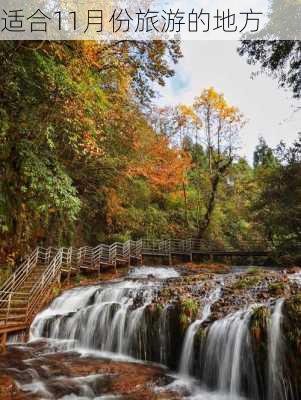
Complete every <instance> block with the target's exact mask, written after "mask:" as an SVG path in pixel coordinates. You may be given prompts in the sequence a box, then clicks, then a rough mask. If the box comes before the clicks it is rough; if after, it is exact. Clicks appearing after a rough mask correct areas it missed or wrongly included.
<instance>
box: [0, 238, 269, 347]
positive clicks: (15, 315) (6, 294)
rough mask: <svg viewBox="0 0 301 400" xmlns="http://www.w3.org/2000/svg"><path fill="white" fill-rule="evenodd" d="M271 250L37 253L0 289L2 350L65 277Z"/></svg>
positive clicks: (120, 248)
mask: <svg viewBox="0 0 301 400" xmlns="http://www.w3.org/2000/svg"><path fill="white" fill-rule="evenodd" d="M269 253H270V249H268V248H265V247H264V246H263V245H262V244H259V243H252V244H244V245H243V246H240V248H236V249H235V248H230V247H228V248H221V247H219V246H217V245H214V244H212V243H208V242H204V241H201V240H196V239H187V240H175V239H169V240H138V241H131V240H130V241H127V242H125V243H114V244H112V245H106V244H100V245H99V246H97V247H94V248H92V247H81V248H78V249H76V248H73V247H70V248H53V247H51V248H47V249H45V248H41V247H38V248H36V249H35V250H34V251H33V252H32V253H31V254H30V255H29V256H28V257H27V258H26V260H25V261H24V262H23V264H22V265H21V266H20V267H19V268H18V269H17V270H16V271H15V273H14V274H12V275H11V276H10V278H9V279H8V280H7V281H6V282H5V283H4V285H3V286H2V287H1V288H0V346H1V344H2V346H3V345H4V343H5V342H6V339H7V335H8V334H11V333H13V332H20V331H22V330H24V329H27V328H28V327H29V326H30V324H31V322H32V320H33V318H34V317H35V315H36V314H37V313H38V312H39V311H41V309H42V308H43V307H44V306H45V304H46V303H47V302H48V301H49V299H50V297H51V295H52V293H53V288H54V287H55V286H56V285H57V283H58V282H60V279H61V275H62V274H65V275H66V276H67V278H68V279H69V280H70V276H71V274H77V273H79V272H80V271H81V270H83V269H85V270H89V271H97V272H98V273H99V274H101V270H102V267H103V266H111V267H113V268H115V270H116V268H117V266H118V265H120V264H126V265H131V264H132V263H133V262H135V263H142V260H143V257H147V256H151V257H158V256H160V257H168V259H169V263H170V264H171V263H172V257H173V256H188V257H189V259H190V260H191V261H192V259H193V255H195V254H198V255H200V256H209V257H213V256H227V257H233V256H241V257H249V256H266V255H268V254H269Z"/></svg>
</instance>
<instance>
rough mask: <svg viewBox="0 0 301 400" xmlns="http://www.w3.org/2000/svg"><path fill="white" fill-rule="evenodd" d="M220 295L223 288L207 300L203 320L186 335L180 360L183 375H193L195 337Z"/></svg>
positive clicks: (214, 292)
mask: <svg viewBox="0 0 301 400" xmlns="http://www.w3.org/2000/svg"><path fill="white" fill-rule="evenodd" d="M220 294H221V288H220V287H218V288H217V289H215V290H213V291H212V292H211V293H210V294H209V296H208V298H205V301H204V302H205V305H204V308H203V311H202V316H201V319H199V320H196V321H194V322H193V323H192V324H191V325H190V326H189V328H188V330H187V332H186V334H185V338H184V344H183V350H182V354H181V360H180V373H181V374H182V375H190V374H191V373H192V369H193V358H194V337H195V335H196V333H197V332H198V330H199V328H200V326H201V325H202V323H203V322H204V321H206V319H207V318H208V317H209V315H210V313H211V306H212V304H213V303H215V302H216V301H217V300H218V299H219V298H220Z"/></svg>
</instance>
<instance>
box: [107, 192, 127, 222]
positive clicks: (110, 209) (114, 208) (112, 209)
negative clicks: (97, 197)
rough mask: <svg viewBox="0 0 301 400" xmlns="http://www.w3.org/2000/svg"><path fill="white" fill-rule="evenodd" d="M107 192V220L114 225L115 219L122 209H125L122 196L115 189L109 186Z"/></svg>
mask: <svg viewBox="0 0 301 400" xmlns="http://www.w3.org/2000/svg"><path fill="white" fill-rule="evenodd" d="M105 192H106V199H107V208H106V221H107V224H108V225H109V226H112V225H114V219H116V217H117V215H118V214H119V213H120V211H122V210H123V207H122V205H121V200H120V197H119V196H118V194H117V192H116V190H115V189H113V188H108V189H105Z"/></svg>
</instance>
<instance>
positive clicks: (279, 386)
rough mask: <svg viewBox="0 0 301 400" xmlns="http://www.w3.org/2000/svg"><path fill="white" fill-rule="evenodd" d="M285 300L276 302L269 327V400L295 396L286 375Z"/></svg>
mask: <svg viewBox="0 0 301 400" xmlns="http://www.w3.org/2000/svg"><path fill="white" fill-rule="evenodd" d="M283 304H284V300H283V299H280V300H278V301H277V302H276V304H275V308H274V311H273V313H272V316H271V322H270V325H269V329H268V371H269V375H268V394H267V398H268V400H283V399H284V400H285V399H288V398H293V397H294V395H293V393H291V389H292V388H291V385H290V382H289V380H288V379H287V377H285V376H284V359H283V355H284V341H283V336H282V332H281V325H282V321H283V314H282V309H283Z"/></svg>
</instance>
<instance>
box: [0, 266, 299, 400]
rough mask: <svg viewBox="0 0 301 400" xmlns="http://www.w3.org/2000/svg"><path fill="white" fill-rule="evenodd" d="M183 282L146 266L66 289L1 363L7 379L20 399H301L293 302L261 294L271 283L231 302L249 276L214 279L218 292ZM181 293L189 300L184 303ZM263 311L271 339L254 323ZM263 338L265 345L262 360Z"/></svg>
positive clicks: (170, 271) (171, 272)
mask: <svg viewBox="0 0 301 400" xmlns="http://www.w3.org/2000/svg"><path fill="white" fill-rule="evenodd" d="M181 274H182V271H180V270H176V269H174V268H167V267H139V268H133V269H132V270H130V272H129V273H128V275H127V276H126V277H125V278H122V279H118V280H115V281H110V282H104V283H100V284H97V285H91V286H83V287H78V288H74V289H70V290H67V291H65V292H64V293H63V294H62V295H60V296H59V297H57V298H56V299H55V300H54V301H53V302H52V303H51V304H50V306H49V307H48V308H46V309H45V310H44V311H42V312H41V313H40V314H38V315H37V316H36V318H35V320H34V321H33V323H32V325H31V328H30V338H29V342H28V343H27V344H17V343H14V344H11V345H10V346H9V348H8V353H7V355H6V358H5V359H3V357H2V358H1V357H0V373H2V374H3V373H5V374H6V375H8V376H10V377H13V381H14V385H15V389H14V390H16V391H17V392H18V396H19V397H12V398H18V399H66V400H67V399H69V400H73V399H74V400H75V399H82V400H84V399H99V400H105V399H106V400H111V399H112V400H113V399H114V400H118V399H123V400H129V399H132V400H135V399H144V400H145V399H162V400H163V399H167V400H168V399H170V400H171V399H174V400H177V399H185V400H298V399H300V397H299V394H300V391H299V389H300V388H299V386H298V385H299V382H296V379H295V378H291V377H288V372H287V366H286V360H285V354H286V353H285V352H286V349H285V343H284V342H285V341H284V337H283V333H282V326H283V318H284V316H283V309H284V305H285V300H284V298H283V297H281V296H280V295H277V296H274V297H272V298H271V296H269V297H268V298H267V296H266V295H264V294H262V293H261V292H263V293H265V292H264V291H265V290H266V287H268V286H267V285H271V284H270V283H269V282H268V283H267V284H266V285H265V284H263V283H262V282H260V283H259V284H258V285H259V286H258V287H259V289H257V290H255V291H254V289H253V288H252V291H251V290H250V291H249V292H248V294H245V293H244V294H243V296H242V298H243V300H241V301H240V300H239V301H236V300H235V296H233V293H232V292H231V296H232V297H230V301H228V302H227V301H226V300H225V299H226V298H227V296H229V294H228V293H229V285H230V284H231V285H234V284H233V282H234V283H235V282H236V280H238V279H241V277H240V275H241V272H233V273H231V274H226V275H214V274H210V275H209V276H210V284H208V282H206V280H205V279H199V278H196V277H194V276H192V277H191V279H190V277H189V274H188V276H187V274H186V276H185V277H184V278H182V276H181ZM275 274H277V273H276V272H275ZM275 276H276V275H275ZM178 282H181V285H182V286H183V288H182V289H178V287H179V284H178ZM183 282H184V283H183ZM229 282H230V283H229ZM239 282H240V281H239ZM235 284H236V283H235ZM299 284H300V279H299V275H296V276H294V277H292V278H291V279H290V280H289V282H288V285H293V288H294V289H293V290H297V291H298V285H299ZM237 286H238V285H237ZM296 288H297V289H296ZM246 291H248V290H247V289H246ZM183 292H185V293H184V294H185V295H187V296H188V297H187V298H188V300H185V301H186V302H182V303H181V301H180V300H179V299H180V297H181V296H184V294H183ZM187 293H188V294H187ZM258 293H259V294H258ZM248 296H249V297H248ZM251 296H253V297H252V300H250V299H251ZM236 297H237V298H238V296H236ZM245 298H246V299H245ZM231 302H232V303H233V304H231ZM229 303H230V306H232V305H233V309H231V310H230V312H229ZM236 303H237V304H236ZM179 304H180V305H179ZM195 304H197V307H196V305H195ZM181 307H182V308H181ZM226 307H227V308H226ZM224 309H225V310H226V311H224V313H223V314H222V315H221V314H219V313H221V312H222V311H221V310H224ZM183 310H184V311H183ZM258 310H259V311H258ZM262 310H265V312H267V315H268V316H266V317H261V319H260V321H261V322H262V321H263V322H262V325H263V326H265V327H266V328H265V329H266V330H265V331H264V333H262V331H259V330H258V327H257V325H255V323H254V319H255V317H254V316H256V315H257V314H259V313H262ZM260 315H261V314H260ZM262 315H265V314H263V313H262ZM255 322H256V323H257V320H256V321H255ZM183 324H184V325H185V328H183ZM251 327H252V328H251ZM256 329H257V330H256ZM254 332H255V334H254V335H255V336H254V335H253V333H254ZM258 335H261V336H260V337H262V339H260V340H262V341H263V342H264V343H265V344H266V350H263V354H264V355H263V358H262V359H261V358H260V357H258V354H257V352H256V350H255V349H256V348H257V347H256V346H257V344H256V343H255V339H254V337H256V338H257V337H258ZM12 341H13V339H12ZM265 352H266V353H265ZM260 354H261V353H260ZM22 396H23V397H22ZM0 398H1V397H0Z"/></svg>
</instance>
